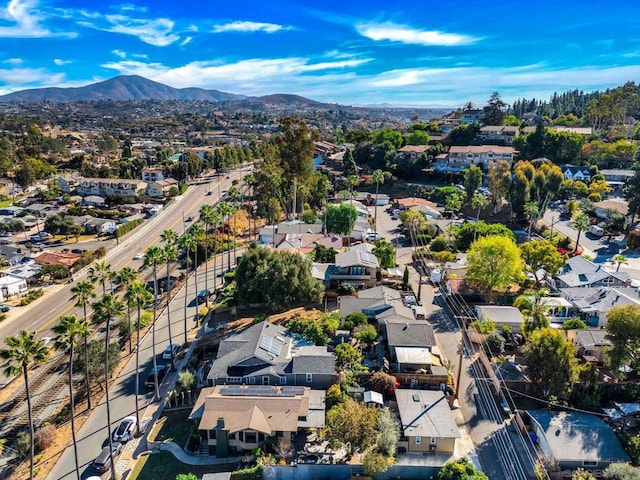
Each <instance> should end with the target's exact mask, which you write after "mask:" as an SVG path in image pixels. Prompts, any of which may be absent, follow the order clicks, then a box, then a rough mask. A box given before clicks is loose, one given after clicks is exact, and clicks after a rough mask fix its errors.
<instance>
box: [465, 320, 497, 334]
mask: <svg viewBox="0 0 640 480" xmlns="http://www.w3.org/2000/svg"><path fill="white" fill-rule="evenodd" d="M469 326H470V327H471V328H473V329H474V330H475V331H476V332H478V333H482V334H483V335H489V334H490V333H493V332H495V331H496V322H492V321H483V322H481V321H480V320H475V321H474V322H471V325H469Z"/></svg>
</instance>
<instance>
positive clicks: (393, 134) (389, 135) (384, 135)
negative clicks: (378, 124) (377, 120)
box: [373, 127, 403, 149]
mask: <svg viewBox="0 0 640 480" xmlns="http://www.w3.org/2000/svg"><path fill="white" fill-rule="evenodd" d="M402 141H403V139H402V134H401V133H400V132H398V131H397V130H393V129H391V128H388V127H384V128H381V129H380V130H378V131H377V132H375V133H374V135H373V142H374V143H379V144H380V143H385V142H389V143H391V144H392V145H393V146H394V147H395V148H396V149H398V148H400V147H402Z"/></svg>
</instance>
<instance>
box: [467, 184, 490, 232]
mask: <svg viewBox="0 0 640 480" xmlns="http://www.w3.org/2000/svg"><path fill="white" fill-rule="evenodd" d="M488 206H489V200H488V199H487V197H485V196H484V195H482V194H480V193H476V194H474V195H473V197H471V208H474V209H477V210H478V213H477V214H476V220H478V221H480V210H482V209H484V208H487V207H488ZM474 240H475V238H474Z"/></svg>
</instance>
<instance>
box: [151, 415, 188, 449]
mask: <svg viewBox="0 0 640 480" xmlns="http://www.w3.org/2000/svg"><path fill="white" fill-rule="evenodd" d="M192 429H193V423H192V422H191V421H190V420H189V410H188V409H185V410H177V411H174V412H165V413H163V414H162V416H161V417H160V418H159V419H158V421H157V422H156V424H155V427H154V428H153V431H152V432H151V433H150V434H149V439H150V440H155V441H157V442H164V441H165V440H168V441H170V442H174V443H176V444H177V445H178V446H179V447H180V448H183V447H184V446H185V445H186V444H187V440H189V435H191V431H192Z"/></svg>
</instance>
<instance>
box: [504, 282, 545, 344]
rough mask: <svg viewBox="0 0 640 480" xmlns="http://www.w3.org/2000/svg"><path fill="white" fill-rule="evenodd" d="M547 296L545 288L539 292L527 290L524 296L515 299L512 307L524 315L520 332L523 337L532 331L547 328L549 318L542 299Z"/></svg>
mask: <svg viewBox="0 0 640 480" xmlns="http://www.w3.org/2000/svg"><path fill="white" fill-rule="evenodd" d="M547 295H549V291H548V290H547V289H545V288H543V289H541V290H527V291H526V292H524V294H522V295H520V296H519V297H517V298H516V300H515V302H513V305H514V306H515V307H516V308H517V309H518V310H520V311H521V312H522V314H523V315H524V318H525V320H524V325H523V327H522V331H523V333H524V334H525V336H527V335H529V334H530V333H531V332H533V331H534V330H540V329H542V328H548V327H549V317H547V312H546V308H547V307H546V305H545V304H544V298H545V297H546V296H547Z"/></svg>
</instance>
